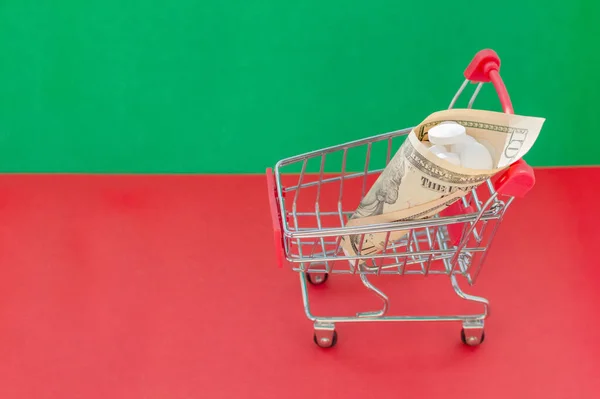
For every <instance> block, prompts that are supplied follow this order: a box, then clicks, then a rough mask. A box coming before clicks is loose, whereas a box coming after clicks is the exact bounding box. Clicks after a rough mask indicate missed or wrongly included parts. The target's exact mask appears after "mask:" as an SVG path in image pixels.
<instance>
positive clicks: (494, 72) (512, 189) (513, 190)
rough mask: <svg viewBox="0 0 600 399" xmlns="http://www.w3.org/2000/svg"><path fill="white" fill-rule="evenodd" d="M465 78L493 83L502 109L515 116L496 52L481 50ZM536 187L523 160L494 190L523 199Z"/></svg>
mask: <svg viewBox="0 0 600 399" xmlns="http://www.w3.org/2000/svg"><path fill="white" fill-rule="evenodd" d="M464 75H465V78H467V79H469V80H470V81H472V82H478V83H481V82H483V83H488V82H492V85H494V88H495V89H496V93H498V98H500V104H501V105H502V109H503V110H504V112H505V113H507V114H514V109H513V106H512V101H511V100H510V96H509V95H508V91H507V90H506V85H505V84H504V81H503V80H502V77H501V76H500V57H498V54H496V52H495V51H494V50H490V49H485V50H481V51H480V52H478V53H477V54H475V57H473V60H472V61H471V63H470V64H469V66H468V67H467V68H466V69H465V73H464ZM534 185H535V174H534V172H533V169H532V168H531V167H530V166H529V165H527V163H526V162H525V161H523V160H519V161H518V162H515V163H514V164H512V165H511V166H510V167H509V168H508V170H506V171H505V172H504V173H502V175H500V177H499V178H498V179H495V181H494V188H495V189H496V191H498V192H499V193H500V194H505V195H509V196H512V197H523V196H525V194H527V193H528V192H529V190H531V189H532V188H533V186H534Z"/></svg>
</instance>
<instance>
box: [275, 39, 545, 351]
mask: <svg viewBox="0 0 600 399" xmlns="http://www.w3.org/2000/svg"><path fill="white" fill-rule="evenodd" d="M499 67H500V59H499V58H498V56H497V55H496V53H495V52H493V51H492V50H483V51H480V52H479V53H478V54H477V55H476V56H475V58H474V59H473V61H472V62H471V64H470V65H469V66H468V67H467V69H466V70H465V72H464V75H465V78H466V79H465V81H464V82H463V84H462V85H461V86H460V89H459V90H458V92H457V93H456V95H455V96H454V98H453V99H452V101H451V103H450V106H449V108H453V107H454V105H455V103H456V101H457V99H458V98H459V96H460V95H461V94H462V92H463V91H464V89H465V88H466V86H467V85H468V83H469V82H473V83H477V86H476V88H475V90H474V92H473V95H472V96H471V99H470V101H469V103H468V107H469V108H471V107H472V105H473V103H474V101H475V99H476V97H477V95H478V93H479V91H480V90H481V87H482V85H483V84H484V83H487V82H491V83H492V84H493V86H494V87H495V89H496V91H497V93H498V95H499V98H500V102H501V104H502V107H503V109H504V112H506V113H513V108H512V103H511V101H510V97H509V95H508V92H507V91H506V87H505V85H504V83H503V81H502V79H501V77H500V74H499ZM412 129H413V128H408V129H403V130H399V131H395V132H390V133H385V134H381V135H377V136H373V137H368V138H365V139H362V140H357V141H352V142H349V143H344V144H340V145H336V146H333V147H329V148H324V149H320V150H317V151H313V152H309V153H306V154H302V155H298V156H294V157H291V158H287V159H283V160H281V161H279V162H278V163H277V164H276V166H275V169H274V171H273V170H271V169H267V185H268V190H269V200H270V204H271V214H272V218H273V228H274V238H275V245H276V250H277V255H278V260H279V265H280V267H281V266H282V265H283V263H284V262H288V263H290V264H291V266H292V270H294V271H296V272H298V273H299V276H300V286H301V291H302V300H303V305H304V311H305V313H306V316H307V318H308V319H309V320H311V321H312V322H314V341H315V343H316V344H317V345H319V346H321V347H325V348H326V347H332V346H334V345H335V344H336V342H337V332H336V329H335V325H336V324H337V323H349V322H407V321H412V322H415V321H417V322H421V321H423V322H425V321H454V322H461V323H462V331H461V339H462V341H463V342H464V343H466V344H468V345H478V344H480V343H482V342H483V341H484V338H485V333H484V321H485V319H486V318H487V317H488V315H489V302H488V300H487V299H486V298H483V297H480V296H475V295H470V294H467V293H466V292H464V291H463V289H462V288H461V287H460V285H459V279H463V280H466V282H467V283H468V284H469V285H473V284H474V283H475V281H476V280H477V277H478V275H479V272H480V270H481V267H482V265H483V263H484V260H485V258H486V255H487V254H488V251H489V249H490V246H491V244H492V241H493V238H494V236H495V234H496V231H497V229H498V227H499V226H500V224H501V221H502V219H503V217H504V215H505V212H506V211H507V209H508V208H509V206H510V205H511V203H512V202H513V200H514V198H515V197H523V196H524V195H525V194H526V193H527V192H528V191H529V190H530V189H531V188H532V187H533V185H534V184H535V176H534V173H533V170H532V169H531V167H529V166H528V165H527V164H526V163H525V162H524V161H522V160H520V161H518V162H516V163H514V164H513V165H511V166H510V167H509V168H508V169H507V170H505V171H503V172H501V173H500V174H499V175H497V176H494V177H492V178H490V179H488V180H487V181H486V182H485V183H484V184H481V185H479V186H478V187H477V188H475V189H473V190H471V192H470V193H469V194H468V195H466V196H464V197H462V198H461V199H460V200H458V201H457V202H455V203H454V204H453V205H451V206H450V207H448V208H446V209H445V210H444V211H442V212H440V213H439V214H436V215H435V216H434V217H431V218H428V219H421V220H413V221H404V222H396V223H383V224H376V225H367V226H355V227H347V226H345V223H346V221H347V218H348V217H349V216H350V215H351V214H352V213H353V211H354V209H351V208H349V206H351V205H346V202H348V203H349V204H354V206H355V205H356V204H357V203H358V202H359V201H360V200H361V199H362V197H363V196H364V195H365V193H366V191H367V185H368V181H369V179H372V178H373V177H376V176H377V175H378V174H379V173H381V171H382V170H383V168H381V167H379V168H377V167H373V166H372V162H371V160H372V157H373V155H374V151H373V149H374V148H375V146H379V148H385V152H382V155H383V154H385V165H387V163H388V162H389V161H390V157H391V154H392V152H393V148H394V147H395V145H397V144H399V142H401V141H402V139H403V138H404V137H405V136H406V135H407V134H409V133H410V132H411V130H412ZM351 152H358V153H360V154H364V168H363V170H362V171H359V172H349V171H347V170H346V166H347V163H348V158H349V154H350V153H351ZM336 156H337V158H341V172H340V173H339V174H336V175H333V176H330V174H328V173H325V164H326V161H327V159H331V158H335V157H336ZM311 161H315V162H318V165H320V166H319V172H318V173H317V174H312V173H308V172H307V165H308V164H309V162H311ZM294 167H296V168H297V169H298V168H299V169H300V172H299V174H293V175H291V176H292V177H295V176H297V180H296V179H295V183H289V184H287V183H286V182H284V176H288V175H287V174H286V173H285V171H287V170H288V169H290V168H294ZM288 177H289V176H288ZM358 183H359V184H360V190H358V189H357V190H352V192H351V193H350V195H353V194H356V195H358V191H360V197H358V196H356V197H355V198H353V200H352V201H344V200H345V197H346V194H347V193H348V191H347V190H348V188H347V187H348V186H350V185H352V184H354V185H355V188H356V187H358ZM345 188H346V190H345ZM333 189H334V191H335V192H336V193H337V196H338V197H337V201H335V202H331V204H330V205H327V204H325V201H324V196H325V194H324V192H325V191H326V190H330V191H332V190H333ZM309 192H310V193H309ZM305 197H306V198H307V199H310V201H308V200H305ZM308 197H310V198H308ZM301 198H302V199H301ZM395 231H408V234H406V235H404V236H403V238H402V239H400V240H397V241H390V234H391V233H392V232H395ZM373 233H385V234H386V248H385V249H384V250H383V251H382V252H381V253H378V254H373V255H354V256H349V255H347V254H346V253H344V251H343V249H342V247H341V245H340V244H341V240H342V238H343V237H347V236H349V235H361V236H362V237H364V236H365V235H367V234H373ZM359 252H360V251H359ZM336 274H352V275H358V276H359V277H360V279H361V281H362V284H363V285H364V286H365V287H366V289H368V290H369V291H371V292H372V293H373V294H374V295H376V296H377V297H378V298H380V299H381V301H382V307H381V309H378V310H374V311H366V312H357V313H356V315H355V316H317V315H315V314H313V313H312V311H311V306H310V299H309V298H310V297H309V288H308V285H309V284H323V283H325V282H326V281H327V280H328V278H329V276H330V275H336ZM411 274H412V275H415V274H416V275H422V276H429V275H446V276H449V277H450V282H451V285H452V288H453V289H454V291H455V292H456V294H457V295H458V296H459V297H460V298H462V299H464V300H466V301H471V302H473V303H476V304H478V305H480V306H481V311H480V312H479V313H475V314H456V315H417V316H412V315H410V316H409V315H388V308H389V302H390V300H389V297H388V296H387V295H386V294H385V293H384V292H383V291H382V290H381V289H379V288H377V287H376V286H375V285H374V284H373V283H372V282H371V281H370V280H369V276H373V275H411Z"/></svg>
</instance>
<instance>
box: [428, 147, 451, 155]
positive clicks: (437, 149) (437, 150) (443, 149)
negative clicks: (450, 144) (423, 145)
mask: <svg viewBox="0 0 600 399" xmlns="http://www.w3.org/2000/svg"><path fill="white" fill-rule="evenodd" d="M429 151H431V152H433V153H434V154H435V155H438V154H440V153H442V152H448V148H446V146H444V145H437V144H434V145H432V146H431V147H429Z"/></svg>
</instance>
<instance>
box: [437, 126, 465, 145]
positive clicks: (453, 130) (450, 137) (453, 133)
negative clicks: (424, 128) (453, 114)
mask: <svg viewBox="0 0 600 399" xmlns="http://www.w3.org/2000/svg"><path fill="white" fill-rule="evenodd" d="M427 134H428V137H429V141H431V142H432V143H433V144H439V145H452V144H455V143H458V142H460V141H461V140H462V138H463V137H464V136H465V135H466V134H467V130H466V129H465V127H464V126H463V125H459V124H458V123H456V122H444V123H441V124H439V125H436V126H434V127H432V128H431V129H429V131H428V132H427Z"/></svg>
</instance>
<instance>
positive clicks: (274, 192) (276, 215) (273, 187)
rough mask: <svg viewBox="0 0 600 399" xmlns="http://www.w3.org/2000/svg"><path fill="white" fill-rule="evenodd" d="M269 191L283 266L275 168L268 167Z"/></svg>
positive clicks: (276, 253) (277, 249)
mask: <svg viewBox="0 0 600 399" xmlns="http://www.w3.org/2000/svg"><path fill="white" fill-rule="evenodd" d="M267 191H268V195H269V209H270V211H271V222H272V223H273V240H274V241H275V256H276V257H277V266H278V267H279V268H282V267H283V259H284V258H285V255H284V251H283V235H282V233H281V220H282V219H281V210H280V209H279V201H278V199H277V186H276V184H275V176H274V175H273V169H271V168H267Z"/></svg>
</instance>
